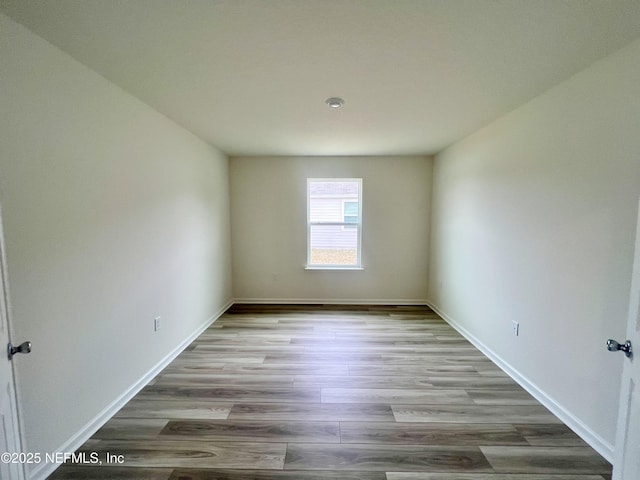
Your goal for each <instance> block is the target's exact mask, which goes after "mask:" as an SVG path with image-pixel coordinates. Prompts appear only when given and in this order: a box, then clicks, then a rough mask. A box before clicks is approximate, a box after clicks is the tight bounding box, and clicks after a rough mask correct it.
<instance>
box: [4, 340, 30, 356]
mask: <svg viewBox="0 0 640 480" xmlns="http://www.w3.org/2000/svg"><path fill="white" fill-rule="evenodd" d="M16 353H31V342H23V343H21V344H20V345H18V346H17V347H14V346H13V345H11V342H9V345H7V354H8V356H9V360H11V359H12V358H13V356H14V355H15V354H16Z"/></svg>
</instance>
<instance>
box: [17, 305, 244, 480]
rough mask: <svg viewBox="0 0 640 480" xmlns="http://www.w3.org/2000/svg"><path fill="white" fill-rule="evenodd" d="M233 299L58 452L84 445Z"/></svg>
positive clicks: (33, 479) (44, 467)
mask: <svg viewBox="0 0 640 480" xmlns="http://www.w3.org/2000/svg"><path fill="white" fill-rule="evenodd" d="M231 305H233V301H229V302H227V303H226V304H225V306H224V307H222V308H221V309H220V310H218V311H217V312H216V313H215V314H214V315H213V316H211V317H210V318H209V319H208V320H207V321H206V322H205V323H204V324H202V325H201V326H200V327H198V329H197V330H196V331H195V332H193V333H192V334H191V335H189V336H188V337H187V338H186V339H184V340H183V341H182V342H180V344H179V345H178V346H176V347H175V348H174V349H173V350H172V351H171V352H169V353H168V354H167V355H166V356H165V357H164V358H163V359H162V360H160V362H158V363H157V364H156V365H155V366H154V367H153V368H151V369H150V370H149V371H148V372H147V373H145V374H144V375H143V376H142V377H141V378H140V379H139V380H138V381H137V382H135V383H134V384H133V385H131V386H130V387H129V388H128V389H127V390H125V391H124V392H123V393H122V394H121V395H120V396H119V397H118V398H116V399H115V400H114V401H113V402H111V404H109V405H108V406H107V407H106V408H105V409H104V410H102V411H101V412H100V413H99V414H98V415H96V416H95V417H94V418H93V419H92V420H91V421H89V423H87V424H86V425H85V426H84V427H82V428H81V429H80V430H78V431H77V432H76V433H75V434H74V435H73V436H72V437H71V438H69V440H67V441H66V442H65V443H63V444H62V445H60V446H59V447H58V448H57V449H56V450H55V451H56V452H74V451H76V450H77V449H78V448H80V447H81V446H82V444H83V443H85V442H86V441H87V440H89V438H91V436H92V435H93V434H94V433H95V432H97V431H98V430H99V429H100V428H101V427H102V426H103V425H104V424H105V423H107V421H109V419H110V418H111V417H113V416H114V415H115V414H116V413H117V412H118V410H120V409H121V408H122V407H124V405H125V404H126V403H127V402H128V401H129V400H131V399H132V398H133V397H134V396H135V395H136V394H137V393H138V392H140V390H142V389H143V388H144V387H145V385H147V383H149V382H150V381H151V380H152V379H153V378H154V377H155V376H156V375H158V374H159V373H160V372H161V371H162V370H163V369H164V368H165V367H166V366H167V365H169V363H171V362H172V361H173V360H174V359H175V358H176V357H177V356H178V355H179V354H180V353H182V351H183V350H184V349H185V348H186V347H187V346H189V344H190V343H191V342H193V341H194V340H195V339H196V338H197V337H198V336H199V335H200V334H201V333H202V332H204V331H205V330H206V329H207V328H208V327H209V326H210V325H211V324H212V323H213V322H215V321H216V320H217V319H218V318H220V316H221V315H222V314H223V313H224V312H225V311H226V310H227V309H228V308H229V307H230V306H231ZM60 465H61V464H60V463H41V464H39V465H38V467H37V468H34V469H33V470H32V471H31V472H29V474H28V478H29V479H30V480H41V479H42V480H44V479H45V478H47V477H48V476H49V475H51V474H52V473H53V472H54V470H55V469H56V468H58V467H59V466H60Z"/></svg>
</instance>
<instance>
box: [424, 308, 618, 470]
mask: <svg viewBox="0 0 640 480" xmlns="http://www.w3.org/2000/svg"><path fill="white" fill-rule="evenodd" d="M426 303H427V305H428V306H429V307H430V308H431V309H432V310H433V311H434V312H436V313H437V314H438V315H440V316H441V317H442V318H443V319H444V320H445V321H446V322H447V323H448V324H449V325H451V326H452V327H453V328H454V329H455V330H457V331H458V333H460V334H461V335H462V336H463V337H465V338H466V339H467V340H469V342H471V343H472V344H473V345H474V346H475V347H476V348H477V349H478V350H480V351H481V352H482V353H484V354H485V355H486V356H487V357H489V358H490V359H491V360H492V361H493V362H494V363H495V364H496V365H498V367H500V368H501V369H502V370H503V371H504V372H505V373H506V374H507V375H509V376H510V377H511V378H512V379H513V380H514V381H515V382H516V383H518V384H519V385H520V386H521V387H522V388H524V389H525V390H526V391H527V392H529V393H530V394H531V395H532V396H533V397H534V398H535V399H536V400H538V401H539V402H540V403H541V404H542V405H544V406H545V407H547V408H548V409H549V410H550V411H551V413H553V414H554V415H555V416H556V417H558V418H559V419H560V420H562V422H564V423H565V424H566V425H567V426H568V427H569V428H571V430H573V431H574V432H575V433H576V434H577V435H578V436H580V437H581V438H582V439H583V440H584V441H585V442H587V443H588V444H589V445H590V446H591V447H592V448H593V449H594V450H595V451H597V452H598V453H599V454H600V455H602V456H603V457H604V458H605V459H606V460H607V461H608V462H610V463H611V462H613V452H614V448H613V445H612V444H611V443H609V442H607V441H606V440H605V439H604V438H602V437H601V436H600V435H598V434H597V433H595V432H594V431H593V430H591V429H590V428H589V427H588V426H587V425H585V424H584V423H583V422H582V421H581V420H580V419H578V418H576V417H575V416H574V415H573V414H572V413H571V412H570V411H569V410H567V409H566V408H565V407H563V406H562V405H561V404H560V403H558V402H557V401H556V400H554V399H553V397H551V396H550V395H549V394H548V393H546V392H545V391H544V390H542V389H540V388H539V387H538V386H537V385H536V384H535V383H533V382H532V381H530V380H529V379H528V378H526V377H525V376H524V375H522V374H521V373H520V372H519V371H518V370H517V369H516V368H514V367H513V366H511V365H510V364H509V363H508V362H507V361H505V360H503V359H502V358H501V357H500V356H499V355H498V354H496V353H495V352H494V351H493V350H491V349H490V348H489V347H487V346H486V345H485V344H484V343H482V341H481V340H479V339H478V338H477V337H476V336H475V335H473V334H472V333H471V332H469V331H468V330H467V329H466V328H464V327H463V326H462V325H460V324H459V323H458V322H456V321H455V320H454V319H453V318H451V317H450V316H449V315H447V314H446V313H445V312H443V311H442V309H441V308H439V307H438V306H437V305H436V304H435V303H434V302H432V301H430V300H427V302H426Z"/></svg>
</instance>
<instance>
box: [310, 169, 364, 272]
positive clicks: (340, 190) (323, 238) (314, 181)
mask: <svg viewBox="0 0 640 480" xmlns="http://www.w3.org/2000/svg"><path fill="white" fill-rule="evenodd" d="M361 238H362V179H361V178H335V179H330V178H309V179H307V268H336V269H340V268H347V269H348V268H361V252H360V244H361Z"/></svg>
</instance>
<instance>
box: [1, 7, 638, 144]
mask: <svg viewBox="0 0 640 480" xmlns="http://www.w3.org/2000/svg"><path fill="white" fill-rule="evenodd" d="M0 9H1V10H2V11H4V12H5V13H6V14H7V15H9V16H10V17H12V18H14V19H15V20H17V21H18V22H20V23H22V24H24V25H25V26H26V27H28V28H29V29H31V30H32V31H34V32H35V33H37V34H38V35H40V36H42V37H44V38H45V39H47V40H48V41H50V42H51V43H53V44H54V45H56V46H58V47H60V48H61V49H62V50H64V51H66V52H68V53H69V54H70V55H72V56H73V57H75V58H76V59H77V60H79V61H81V62H82V63H84V64H86V65H88V66H89V67H91V68H92V69H94V70H96V71H98V72H99V73H101V74H102V75H103V76H105V77H106V78H108V79H109V80H111V81H112V82H114V83H116V84H117V85H119V86H121V87H122V88H123V89H125V90H127V91H129V92H130V93H132V94H133V95H135V96H137V97H138V98H140V99H142V100H143V101H145V102H146V103H148V104H149V105H151V106H153V107H154V108H155V109H157V110H159V111H160V112H162V113H164V114H165V115H166V116H168V117H170V118H172V119H173V120H175V121H176V122H177V123H179V124H181V125H183V126H184V127H186V128H187V129H189V130H191V131H192V132H193V133H195V134H197V135H198V136H200V137H202V138H203V139H205V140H206V141H208V142H210V143H212V144H213V145H215V146H217V147H218V148H220V149H221V150H223V151H224V152H226V153H228V154H231V155H378V154H430V153H434V152H437V151H439V150H441V149H442V148H444V147H446V146H447V145H449V144H451V143H452V142H454V141H456V140H459V139H460V138H463V137H464V136H466V135H468V134H469V133H471V132H473V131H474V130H476V129H478V128H479V127H481V126H483V125H485V124H487V123H488V122H490V121H491V120H493V119H495V118H497V117H498V116H500V115H502V114H504V113H506V112H508V111H510V110H512V109H513V108H515V107H517V106H519V105H521V104H523V103H525V102H526V101H527V100H529V99H531V98H533V97H534V96H536V95H538V94H540V93H542V92H543V91H545V90H546V89H548V88H550V87H551V86H553V85H555V84H557V83H558V82H560V81H562V80H565V79H566V78H568V77H570V76H571V75H572V74H574V73H576V72H578V71H579V70H581V69H583V68H585V67H587V66H588V65H590V64H591V63H593V62H594V61H595V60H597V59H599V58H601V57H603V56H606V55H608V54H609V53H611V52H613V51H615V50H617V49H619V48H621V47H623V46H624V45H626V44H628V43H630V42H631V41H632V40H634V39H635V38H638V37H640V1H638V0H48V1H42V0H0ZM331 96H339V97H342V98H344V99H345V101H346V103H345V105H344V107H343V108H341V109H337V110H332V109H329V108H328V107H327V106H326V105H325V104H324V100H325V99H326V98H328V97H331ZM585 101H588V99H585Z"/></svg>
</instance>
